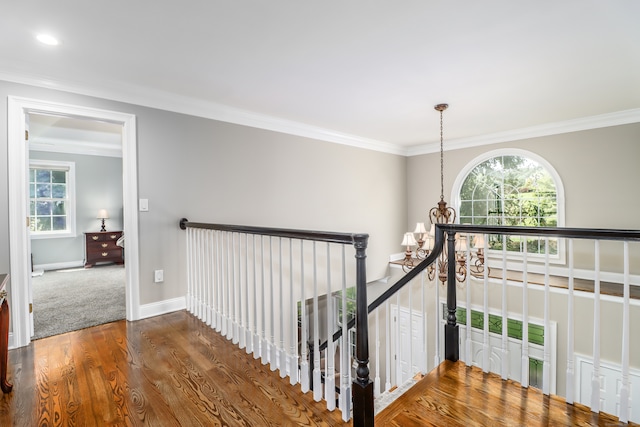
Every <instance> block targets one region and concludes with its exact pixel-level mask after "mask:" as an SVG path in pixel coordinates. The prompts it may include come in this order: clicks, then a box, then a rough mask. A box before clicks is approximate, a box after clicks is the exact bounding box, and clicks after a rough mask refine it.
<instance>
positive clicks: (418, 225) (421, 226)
mask: <svg viewBox="0 0 640 427" xmlns="http://www.w3.org/2000/svg"><path fill="white" fill-rule="evenodd" d="M413 232H414V233H418V234H425V233H426V232H427V229H426V228H424V222H417V223H416V229H415V230H413Z"/></svg>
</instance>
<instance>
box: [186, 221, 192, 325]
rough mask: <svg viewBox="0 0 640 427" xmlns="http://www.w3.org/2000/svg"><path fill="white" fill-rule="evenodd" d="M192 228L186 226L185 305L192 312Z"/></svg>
mask: <svg viewBox="0 0 640 427" xmlns="http://www.w3.org/2000/svg"><path fill="white" fill-rule="evenodd" d="M192 240H193V237H192V229H191V228H187V298H186V306H187V311H188V312H189V313H193V309H192V307H193V301H192V298H193V254H192V253H191V241H192Z"/></svg>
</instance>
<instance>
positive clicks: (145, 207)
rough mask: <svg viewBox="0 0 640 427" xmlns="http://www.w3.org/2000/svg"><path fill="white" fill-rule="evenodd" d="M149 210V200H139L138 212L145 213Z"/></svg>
mask: <svg viewBox="0 0 640 427" xmlns="http://www.w3.org/2000/svg"><path fill="white" fill-rule="evenodd" d="M148 210H149V199H140V212H147V211H148Z"/></svg>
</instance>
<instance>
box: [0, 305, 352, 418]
mask: <svg viewBox="0 0 640 427" xmlns="http://www.w3.org/2000/svg"><path fill="white" fill-rule="evenodd" d="M9 380H10V381H12V382H13V384H14V388H13V392H12V393H10V394H6V395H4V396H2V398H1V399H0V426H9V425H14V426H53V425H56V426H57V425H69V426H121V425H122V426H124V425H127V426H129V425H131V426H136V425H147V426H223V425H227V426H270V425H271V426H282V425H290V426H294V425H309V426H315V425H326V426H339V425H350V423H344V422H343V421H342V419H341V414H340V412H339V411H337V410H336V411H333V412H328V411H327V410H326V409H325V408H326V406H325V405H323V404H322V403H320V402H315V401H314V400H313V397H312V394H311V393H307V394H302V393H301V391H300V387H299V386H291V385H290V384H289V383H288V379H281V378H280V376H279V373H278V372H277V371H276V372H271V371H270V370H269V368H268V367H265V366H262V365H261V363H260V360H255V359H253V356H250V355H247V354H246V352H245V351H244V350H241V349H239V348H237V347H236V346H235V345H233V344H232V343H231V342H229V341H228V340H227V339H225V338H223V337H221V336H219V335H218V334H217V333H215V331H213V330H211V329H210V328H209V327H208V326H206V325H204V324H202V322H200V321H199V320H197V319H195V318H194V317H192V316H190V315H189V314H187V313H186V312H184V311H180V312H175V313H171V314H167V315H163V316H158V317H154V318H151V319H145V320H141V321H138V322H126V321H119V322H114V323H108V324H105V325H101V326H96V327H93V328H88V329H83V330H80V331H75V332H70V333H67V334H63V335H58V336H54V337H50V338H44V339H41V340H36V341H34V342H33V343H32V344H31V345H29V346H28V347H24V348H20V349H16V350H11V351H10V353H9Z"/></svg>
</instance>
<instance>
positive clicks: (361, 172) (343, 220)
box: [0, 81, 407, 304]
mask: <svg viewBox="0 0 640 427" xmlns="http://www.w3.org/2000/svg"><path fill="white" fill-rule="evenodd" d="M8 95H14V96H20V97H26V98H34V99H44V100H48V101H52V102H60V103H65V104H72V105H82V106H87V107H94V108H102V109H108V110H113V111H119V112H123V113H130V114H135V115H136V117H137V136H138V194H139V197H141V198H147V199H149V212H140V213H139V242H140V302H141V304H149V303H153V302H157V301H162V300H166V299H170V298H176V297H180V296H184V295H185V293H186V284H185V281H186V272H185V270H184V260H185V249H184V241H185V235H184V232H183V231H181V230H180V229H179V228H178V220H179V218H181V217H183V216H184V217H187V218H189V219H190V220H192V221H202V222H218V223H232V224H248V225H259V226H274V227H287V228H303V229H315V230H330V231H344V232H366V233H369V234H370V236H371V237H370V241H369V251H368V259H367V262H368V265H369V269H368V278H369V279H371V280H373V279H375V278H378V277H381V276H384V275H386V274H387V261H388V256H389V253H392V252H396V251H398V247H399V246H398V243H399V242H398V241H399V238H400V237H401V235H402V232H403V229H404V223H405V221H406V218H407V210H406V206H407V198H406V193H405V186H406V183H405V178H406V163H407V160H406V158H405V157H402V156H397V155H391V154H384V153H379V152H374V151H369V150H363V149H357V148H353V147H348V146H341V145H336V144H332V143H326V142H321V141H317V140H313V139H308V138H302V137H296V136H291V135H285V134H281V133H277V132H271V131H265V130H258V129H253V128H248V127H245V126H239V125H233V124H228V123H222V122H218V121H214V120H208V119H203V118H197V117H193V116H188V115H182V114H176V113H171V112H167V111H161V110H156V109H151V108H146V107H141V106H136V105H131V104H124V103H119V102H113V101H108V100H104V99H97V98H92V97H87V96H82V95H75V94H70V93H66V92H59V91H54V90H49V89H43V88H36V87H31V86H25V85H20V84H14V83H9V82H3V81H0V97H2V98H3V99H5V102H2V103H0V166H1V167H3V168H4V170H6V167H7V103H6V97H7V96H8ZM7 185H8V184H7V176H6V174H4V175H3V176H0V200H5V203H4V204H3V205H2V207H1V208H0V271H9V246H8V245H9V243H8V237H9V233H10V230H9V225H8V207H7V203H6V201H7V200H8V188H7ZM125 232H126V230H125ZM155 269H164V282H163V283H154V282H153V270H155Z"/></svg>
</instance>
